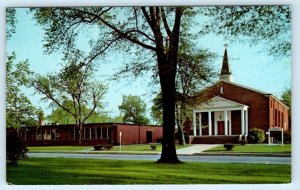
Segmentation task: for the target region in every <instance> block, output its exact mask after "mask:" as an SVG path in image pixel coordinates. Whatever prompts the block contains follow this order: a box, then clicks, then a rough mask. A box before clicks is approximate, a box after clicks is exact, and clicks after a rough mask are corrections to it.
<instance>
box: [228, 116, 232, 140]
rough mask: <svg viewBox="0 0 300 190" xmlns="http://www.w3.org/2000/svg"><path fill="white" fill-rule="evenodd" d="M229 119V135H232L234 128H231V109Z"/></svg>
mask: <svg viewBox="0 0 300 190" xmlns="http://www.w3.org/2000/svg"><path fill="white" fill-rule="evenodd" d="M228 121H229V126H228V128H229V135H232V128H231V111H229V117H228Z"/></svg>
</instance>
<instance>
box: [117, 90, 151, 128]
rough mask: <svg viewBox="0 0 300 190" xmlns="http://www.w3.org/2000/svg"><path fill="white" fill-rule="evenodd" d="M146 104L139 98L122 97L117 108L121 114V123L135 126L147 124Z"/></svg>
mask: <svg viewBox="0 0 300 190" xmlns="http://www.w3.org/2000/svg"><path fill="white" fill-rule="evenodd" d="M146 106H147V105H146V103H145V102H144V101H143V100H142V99H141V98H140V97H139V96H132V95H128V96H126V95H124V96H123V101H122V104H121V105H120V106H119V109H120V111H121V113H122V114H123V122H132V123H136V124H144V125H146V124H149V119H148V118H147V117H146V116H145V115H146Z"/></svg>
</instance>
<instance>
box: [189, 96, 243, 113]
mask: <svg viewBox="0 0 300 190" xmlns="http://www.w3.org/2000/svg"><path fill="white" fill-rule="evenodd" d="M244 107H248V106H247V105H244V104H241V103H238V102H235V101H232V100H229V99H226V98H223V97H220V96H215V97H213V98H211V99H209V100H207V101H205V102H203V103H201V104H199V105H197V106H196V107H195V108H194V109H207V110H211V109H219V108H222V109H223V108H244Z"/></svg>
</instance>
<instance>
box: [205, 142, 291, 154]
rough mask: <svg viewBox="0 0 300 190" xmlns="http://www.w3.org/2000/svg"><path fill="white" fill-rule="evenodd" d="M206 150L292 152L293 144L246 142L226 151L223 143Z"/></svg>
mask: <svg viewBox="0 0 300 190" xmlns="http://www.w3.org/2000/svg"><path fill="white" fill-rule="evenodd" d="M205 152H216V153H217V152H221V153H223V152H226V153H228V152H234V153H239V152H249V153H291V145H290V144H284V145H283V146H281V145H270V146H269V145H267V144H246V145H235V146H234V148H233V150H232V151H226V150H225V148H224V146H223V145H220V146H217V147H214V148H211V149H209V150H206V151H205Z"/></svg>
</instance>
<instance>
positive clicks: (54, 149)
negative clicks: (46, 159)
mask: <svg viewBox="0 0 300 190" xmlns="http://www.w3.org/2000/svg"><path fill="white" fill-rule="evenodd" d="M27 148H28V149H29V152H78V151H84V150H89V149H92V148H93V147H92V146H30V147H27Z"/></svg>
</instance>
